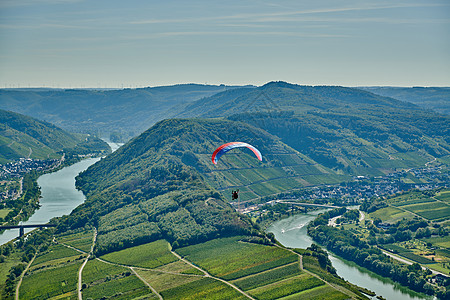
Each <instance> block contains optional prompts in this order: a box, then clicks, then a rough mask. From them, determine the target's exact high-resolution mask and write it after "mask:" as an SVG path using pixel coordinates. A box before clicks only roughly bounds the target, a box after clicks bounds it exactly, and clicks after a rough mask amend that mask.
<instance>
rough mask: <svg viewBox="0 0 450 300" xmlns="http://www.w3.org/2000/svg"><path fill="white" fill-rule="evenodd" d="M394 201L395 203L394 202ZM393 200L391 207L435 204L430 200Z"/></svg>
mask: <svg viewBox="0 0 450 300" xmlns="http://www.w3.org/2000/svg"><path fill="white" fill-rule="evenodd" d="M394 200H395V201H394ZM394 200H391V201H390V202H391V205H393V206H397V207H398V206H404V205H414V204H421V203H428V202H436V201H435V200H433V199H431V198H428V197H427V198H425V197H421V198H400V199H398V198H395V199H394Z"/></svg>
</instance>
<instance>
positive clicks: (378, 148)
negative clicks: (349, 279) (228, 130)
mask: <svg viewBox="0 0 450 300" xmlns="http://www.w3.org/2000/svg"><path fill="white" fill-rule="evenodd" d="M177 116H180V117H203V118H205V117H208V118H210V117H223V118H228V119H231V120H239V121H242V122H246V123H248V124H251V125H253V126H255V127H259V128H262V129H264V130H265V131H267V132H269V133H271V134H273V135H275V136H278V137H279V138H281V140H282V141H283V142H284V143H285V144H287V145H289V146H291V147H292V148H294V149H295V150H297V151H299V152H300V153H302V154H304V155H307V156H309V157H310V158H312V159H314V160H315V161H316V162H318V163H320V164H322V165H325V166H326V167H329V168H331V169H333V170H335V171H336V172H343V173H345V174H352V175H368V176H380V175H383V174H387V173H388V172H391V171H393V170H395V169H402V168H412V167H418V166H423V165H424V164H425V163H426V162H428V161H431V160H433V159H434V158H438V159H443V160H445V159H446V158H447V157H448V155H449V154H450V146H449V142H450V140H449V137H450V135H449V124H450V117H449V116H448V115H442V114H439V113H435V112H432V111H426V110H423V109H422V108H420V107H419V106H416V105H414V104H412V103H409V102H404V101H399V100H396V99H393V98H389V97H383V96H379V95H376V94H373V93H370V92H367V91H362V90H359V89H353V88H346V87H339V86H336V87H335V86H316V87H312V86H300V85H294V84H289V83H286V82H270V83H268V84H266V85H264V86H261V87H258V88H254V89H235V90H233V91H225V92H222V93H218V94H216V95H213V96H211V97H208V98H204V99H201V100H198V101H195V102H192V103H190V104H188V105H187V106H186V107H184V108H183V109H180V112H179V113H178V114H177Z"/></svg>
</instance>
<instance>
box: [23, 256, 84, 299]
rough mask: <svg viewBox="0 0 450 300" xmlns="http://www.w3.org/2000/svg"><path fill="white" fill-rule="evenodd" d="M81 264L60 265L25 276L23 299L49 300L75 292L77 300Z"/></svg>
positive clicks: (74, 297)
mask: <svg viewBox="0 0 450 300" xmlns="http://www.w3.org/2000/svg"><path fill="white" fill-rule="evenodd" d="M80 266H81V262H77V263H71V264H66V265H60V266H58V267H56V268H53V269H46V270H45V272H44V271H35V272H32V273H31V274H27V275H25V276H24V278H23V281H22V285H21V286H20V292H19V293H20V297H21V298H22V299H48V298H51V297H55V296H58V295H63V294H66V293H71V292H75V294H74V296H72V298H73V299H76V288H77V280H78V277H77V272H78V269H79V268H80Z"/></svg>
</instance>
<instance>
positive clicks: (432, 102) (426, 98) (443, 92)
mask: <svg viewBox="0 0 450 300" xmlns="http://www.w3.org/2000/svg"><path fill="white" fill-rule="evenodd" d="M359 89H362V90H365V91H369V92H372V93H374V94H377V95H381V96H385V97H392V98H395V99H398V100H402V101H406V102H411V103H414V104H416V105H418V106H420V107H423V108H426V109H432V110H434V111H437V112H439V113H443V114H447V115H448V114H450V87H392V86H369V87H359Z"/></svg>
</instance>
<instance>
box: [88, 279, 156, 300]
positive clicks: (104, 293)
mask: <svg viewBox="0 0 450 300" xmlns="http://www.w3.org/2000/svg"><path fill="white" fill-rule="evenodd" d="M82 293H83V299H89V298H91V299H101V298H102V297H106V299H108V298H112V299H124V300H125V299H134V298H139V297H144V296H149V297H148V298H146V299H157V297H156V295H154V294H153V293H152V291H151V290H150V289H149V288H148V287H147V286H146V285H145V284H144V283H143V282H142V281H140V280H139V278H137V277H136V275H130V276H126V277H120V278H114V279H111V280H108V281H103V282H101V283H99V284H96V285H92V286H88V287H87V288H85V289H83V290H82Z"/></svg>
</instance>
